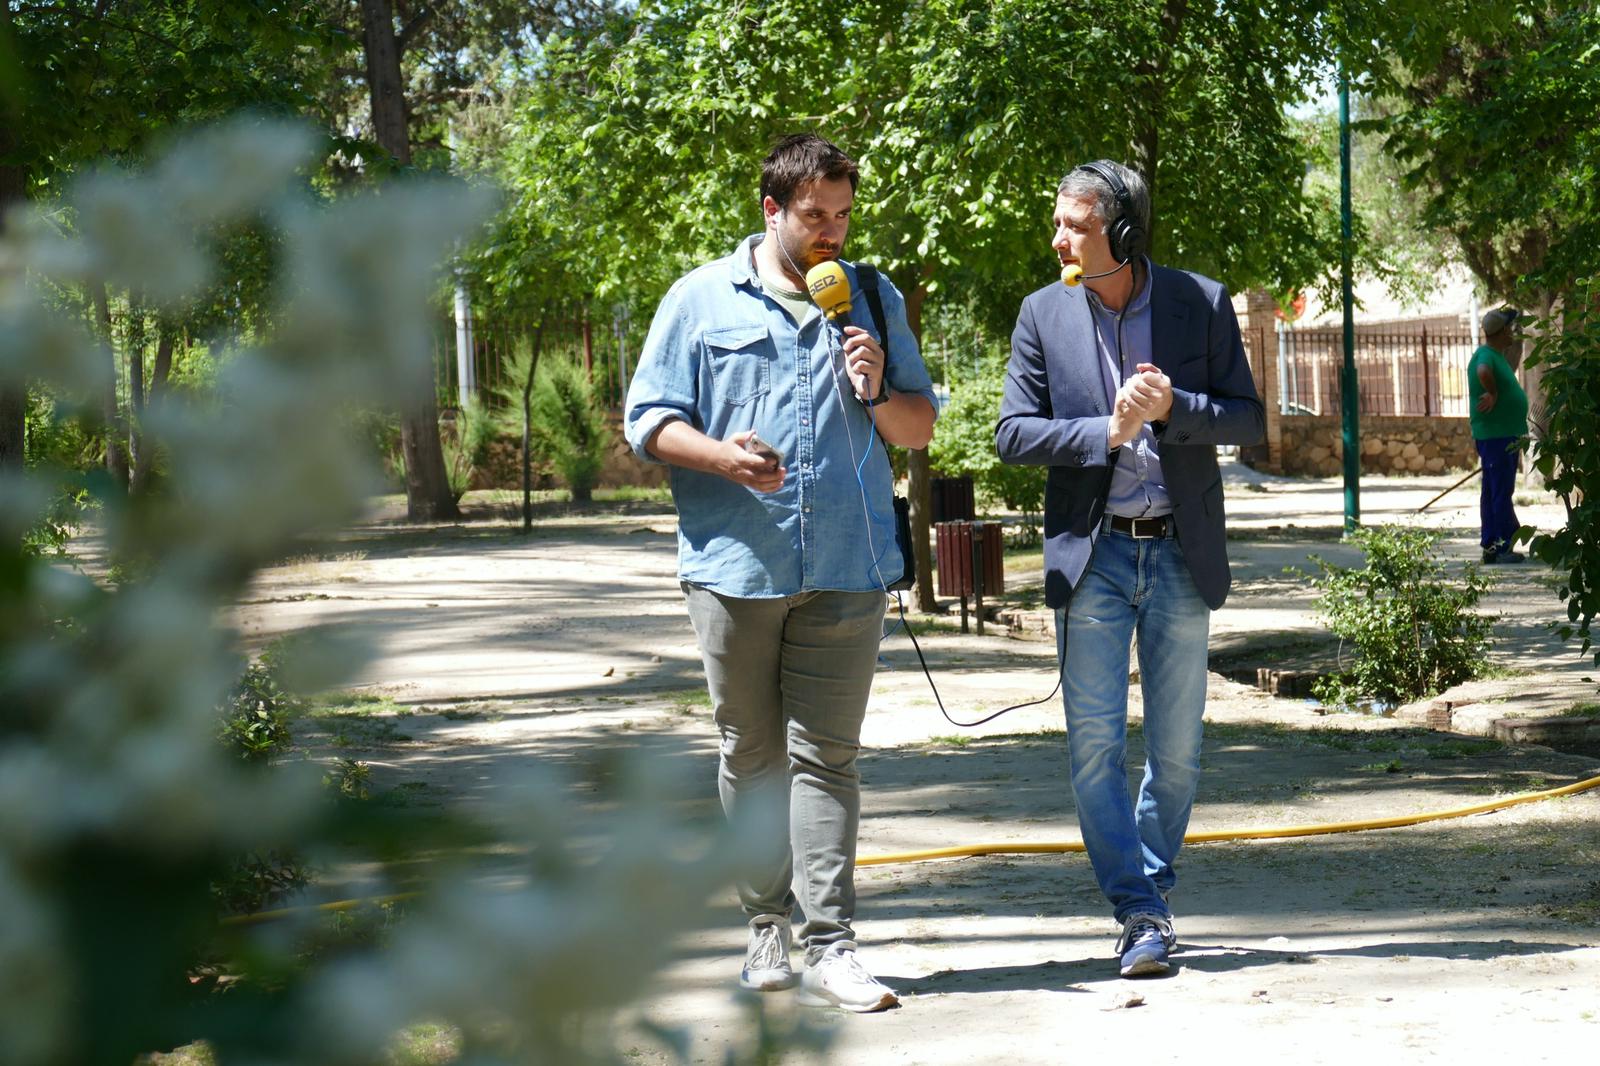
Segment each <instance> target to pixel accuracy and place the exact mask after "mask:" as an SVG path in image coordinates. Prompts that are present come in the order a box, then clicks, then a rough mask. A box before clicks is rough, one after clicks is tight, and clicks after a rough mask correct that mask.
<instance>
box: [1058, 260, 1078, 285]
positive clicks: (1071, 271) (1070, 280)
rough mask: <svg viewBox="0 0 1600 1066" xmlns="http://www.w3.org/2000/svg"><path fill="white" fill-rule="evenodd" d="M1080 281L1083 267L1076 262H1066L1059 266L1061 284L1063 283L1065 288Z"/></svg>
mask: <svg viewBox="0 0 1600 1066" xmlns="http://www.w3.org/2000/svg"><path fill="white" fill-rule="evenodd" d="M1082 281H1083V267H1081V266H1079V265H1078V264H1077V263H1068V264H1067V265H1066V266H1064V267H1062V268H1061V284H1063V285H1065V286H1066V287H1067V288H1069V289H1070V288H1072V287H1073V286H1075V285H1077V284H1079V283H1080V282H1082Z"/></svg>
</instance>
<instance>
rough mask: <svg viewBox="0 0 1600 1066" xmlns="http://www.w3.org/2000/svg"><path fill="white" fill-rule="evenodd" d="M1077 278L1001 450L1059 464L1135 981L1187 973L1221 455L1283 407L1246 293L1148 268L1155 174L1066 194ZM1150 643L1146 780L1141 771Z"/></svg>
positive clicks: (1104, 880)
mask: <svg viewBox="0 0 1600 1066" xmlns="http://www.w3.org/2000/svg"><path fill="white" fill-rule="evenodd" d="M1054 223H1055V237H1054V240H1053V241H1052V242H1051V243H1052V247H1053V248H1054V249H1055V251H1056V254H1057V257H1058V258H1059V259H1060V262H1061V266H1062V281H1061V282H1060V283H1052V284H1050V285H1047V286H1046V287H1044V288H1042V289H1040V290H1038V291H1037V292H1035V293H1033V294H1031V295H1030V296H1028V298H1027V299H1026V300H1024V301H1023V303H1022V309H1021V311H1020V312H1019V313H1018V315H1017V326H1016V330H1015V332H1014V333H1013V334H1012V336H1011V363H1010V367H1009V369H1008V372H1007V375H1006V385H1005V396H1004V399H1003V400H1002V401H1001V406H1000V422H999V425H998V426H997V427H996V429H995V446H996V448H997V449H998V450H999V453H1000V458H1001V459H1002V460H1004V461H1006V462H1008V463H1023V464H1032V465H1037V466H1044V467H1047V468H1048V470H1047V472H1046V481H1045V504H1044V528H1045V549H1044V562H1045V602H1046V603H1047V604H1048V605H1049V606H1051V607H1053V608H1055V611H1056V648H1057V655H1058V661H1059V663H1060V668H1061V675H1062V700H1063V703H1064V704H1065V708H1066V717H1067V732H1068V746H1069V749H1070V751H1071V756H1072V788H1073V795H1074V797H1075V800H1076V803H1077V809H1078V821H1079V824H1080V826H1081V828H1082V832H1083V839H1084V844H1085V846H1086V848H1087V850H1088V853H1089V860H1090V863H1091V865H1092V866H1093V867H1094V872H1095V877H1096V879H1097V880H1098V882H1099V884H1100V889H1101V891H1102V892H1104V893H1105V895H1106V898H1107V899H1108V900H1109V901H1110V903H1111V906H1112V911H1113V915H1114V916H1115V918H1116V920H1117V921H1118V922H1119V923H1120V924H1121V932H1120V935H1119V936H1118V939H1117V947H1116V952H1117V955H1118V964H1119V969H1120V972H1121V973H1122V975H1123V976H1124V977H1139V976H1149V975H1159V974H1165V973H1168V972H1170V970H1171V963H1170V962H1169V960H1168V954H1169V952H1170V951H1171V950H1172V949H1173V948H1174V947H1175V946H1176V942H1177V941H1176V936H1175V935H1174V933H1173V929H1172V911H1171V909H1170V907H1169V906H1168V903H1167V898H1168V896H1169V895H1170V893H1171V892H1172V888H1173V885H1174V884H1175V883H1176V880H1177V878H1176V874H1175V873H1174V870H1173V863H1174V861H1175V860H1176V858H1177V854H1178V849H1179V848H1180V847H1181V845H1182V843H1183V836H1184V833H1185V831H1186V830H1187V828H1188V824H1189V813H1190V811H1191V809H1192V808H1193V805H1194V795H1195V788H1196V786H1197V785H1198V783H1199V776H1200V741H1201V717H1202V715H1203V714H1204V711H1205V697H1206V663H1207V640H1208V637H1209V633H1210V621H1211V611H1213V610H1215V609H1216V608H1217V607H1220V606H1221V605H1222V601H1223V600H1224V599H1225V598H1226V597H1227V594H1228V585H1229V580H1230V578H1229V573H1228V555H1227V539H1226V532H1225V529H1224V525H1223V509H1222V476H1221V472H1220V471H1219V469H1218V467H1217V457H1216V448H1215V446H1216V445H1218V444H1253V443H1255V442H1256V441H1258V440H1260V439H1261V437H1262V434H1263V432H1264V424H1265V423H1264V414H1263V411H1262V406H1261V401H1260V399H1259V398H1258V397H1257V395H1256V390H1255V385H1254V383H1253V382H1252V381H1251V378H1250V365H1249V362H1248V361H1247V360H1246V358H1245V353H1244V344H1243V342H1242V341H1241V339H1240V336H1239V324H1238V320H1237V319H1236V318H1235V316H1234V313H1233V305H1232V304H1231V303H1230V301H1229V299H1228V293H1227V290H1226V289H1225V288H1224V287H1223V286H1222V285H1220V284H1219V283H1217V282H1215V281H1212V280H1211V279H1209V278H1205V277H1201V276H1200V275H1198V274H1190V273H1186V272H1183V271H1179V270H1171V269H1168V268H1166V267H1159V266H1155V265H1154V264H1152V263H1151V262H1150V260H1149V259H1148V258H1147V257H1146V256H1145V254H1144V252H1145V247H1146V244H1147V240H1146V235H1147V234H1148V232H1149V227H1150V197H1149V191H1148V187H1147V186H1146V184H1145V182H1144V179H1143V177H1142V176H1141V175H1140V174H1139V173H1138V172H1136V171H1133V170H1130V169H1128V168H1126V167H1123V166H1121V165H1119V164H1116V163H1113V162H1111V161H1109V160H1100V161H1098V162H1094V163H1088V164H1085V165H1084V166H1081V167H1078V168H1076V169H1074V170H1073V171H1072V172H1071V173H1069V174H1068V175H1067V176H1066V177H1065V178H1064V179H1062V182H1061V185H1060V188H1059V189H1058V190H1057V196H1056V211H1055V219H1054ZM1135 633H1137V635H1138V646H1139V683H1140V689H1141V691H1142V694H1143V702H1144V720H1143V733H1144V746H1145V771H1144V780H1143V783H1142V784H1141V786H1140V788H1139V795H1138V801H1137V804H1135V802H1134V800H1133V798H1132V797H1130V796H1129V794H1128V786H1127V778H1126V770H1125V764H1126V755H1127V699H1128V660H1129V645H1130V643H1131V641H1132V639H1133V636H1134V634H1135Z"/></svg>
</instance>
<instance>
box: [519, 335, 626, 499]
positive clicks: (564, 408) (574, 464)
mask: <svg viewBox="0 0 1600 1066" xmlns="http://www.w3.org/2000/svg"><path fill="white" fill-rule="evenodd" d="M521 412H522V408H521V404H520V402H519V404H518V406H517V408H516V410H515V411H514V412H512V413H513V414H514V415H515V416H516V417H517V418H518V420H519V421H520V418H521ZM531 436H532V440H531V442H530V443H531V446H532V448H533V452H534V454H535V455H541V456H544V457H545V458H546V459H547V460H548V461H549V462H550V464H551V465H552V466H554V467H555V470H556V473H557V474H559V475H560V476H561V480H563V481H565V482H566V483H567V488H568V489H570V490H571V492H572V499H573V502H575V503H588V502H589V501H590V500H591V499H593V497H594V484H595V481H596V480H598V478H599V476H600V468H601V467H602V466H603V465H604V464H605V457H606V450H607V449H608V448H609V447H610V446H611V436H612V434H611V427H610V426H609V425H607V423H606V418H605V410H604V408H602V407H601V405H600V402H599V400H598V399H597V398H596V397H595V393H594V386H593V385H592V384H590V382H589V378H588V375H586V374H585V373H584V372H583V370H582V368H581V367H579V366H577V365H575V364H573V363H569V362H567V361H566V360H562V359H550V360H545V361H543V362H541V364H540V367H539V373H538V376H537V379H536V381H535V383H534V390H533V427H532V434H531Z"/></svg>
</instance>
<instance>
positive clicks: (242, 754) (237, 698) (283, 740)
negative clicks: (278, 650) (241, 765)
mask: <svg viewBox="0 0 1600 1066" xmlns="http://www.w3.org/2000/svg"><path fill="white" fill-rule="evenodd" d="M294 709H295V703H294V699H293V698H292V697H291V696H289V695H288V694H287V693H286V692H284V691H283V688H282V687H281V686H280V685H279V684H278V679H277V676H276V671H275V670H274V665H273V662H272V660H271V659H270V658H267V657H263V658H262V659H258V660H256V661H255V662H252V663H251V664H250V665H249V666H247V667H245V671H244V676H242V677H241V678H239V681H238V684H236V685H234V687H233V691H232V692H231V693H230V694H229V696H228V699H227V702H226V703H225V704H224V705H223V708H222V725H221V729H220V732H219V736H220V738H221V740H222V743H223V745H224V746H225V747H227V748H228V749H229V750H230V751H232V752H233V753H234V754H235V755H237V756H238V757H239V758H240V759H242V760H244V761H245V762H255V763H263V762H270V761H271V760H272V759H274V758H276V757H277V756H279V755H282V754H283V753H284V752H285V751H287V750H288V749H289V746H290V744H291V743H292V742H293V738H292V737H291V736H290V735H289V721H290V718H291V717H292V716H293V713H294Z"/></svg>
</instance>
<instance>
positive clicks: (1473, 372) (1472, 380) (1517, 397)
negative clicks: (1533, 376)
mask: <svg viewBox="0 0 1600 1066" xmlns="http://www.w3.org/2000/svg"><path fill="white" fill-rule="evenodd" d="M1480 366H1486V367H1488V368H1489V372H1490V373H1491V374H1493V375H1494V384H1495V389H1496V391H1497V392H1498V393H1499V398H1498V399H1497V400H1496V401H1495V404H1494V409H1493V410H1491V411H1479V410H1478V397H1480V396H1482V395H1483V384H1482V383H1481V382H1480V381H1479V380H1478V367H1480ZM1467 411H1468V413H1469V415H1470V418H1471V421H1472V436H1473V439H1474V440H1491V439H1493V438H1495V437H1520V436H1522V435H1523V434H1524V433H1526V432H1528V394H1527V393H1525V392H1523V391H1522V386H1521V385H1520V384H1518V382H1517V374H1516V371H1514V370H1512V369H1511V364H1509V363H1507V362H1506V357H1505V356H1503V355H1501V354H1500V353H1499V352H1497V351H1495V350H1494V349H1493V348H1491V347H1489V346H1488V345H1487V344H1485V345H1483V346H1482V347H1480V348H1479V349H1478V350H1477V351H1475V352H1473V353H1472V360H1471V361H1470V362H1468V363H1467Z"/></svg>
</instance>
